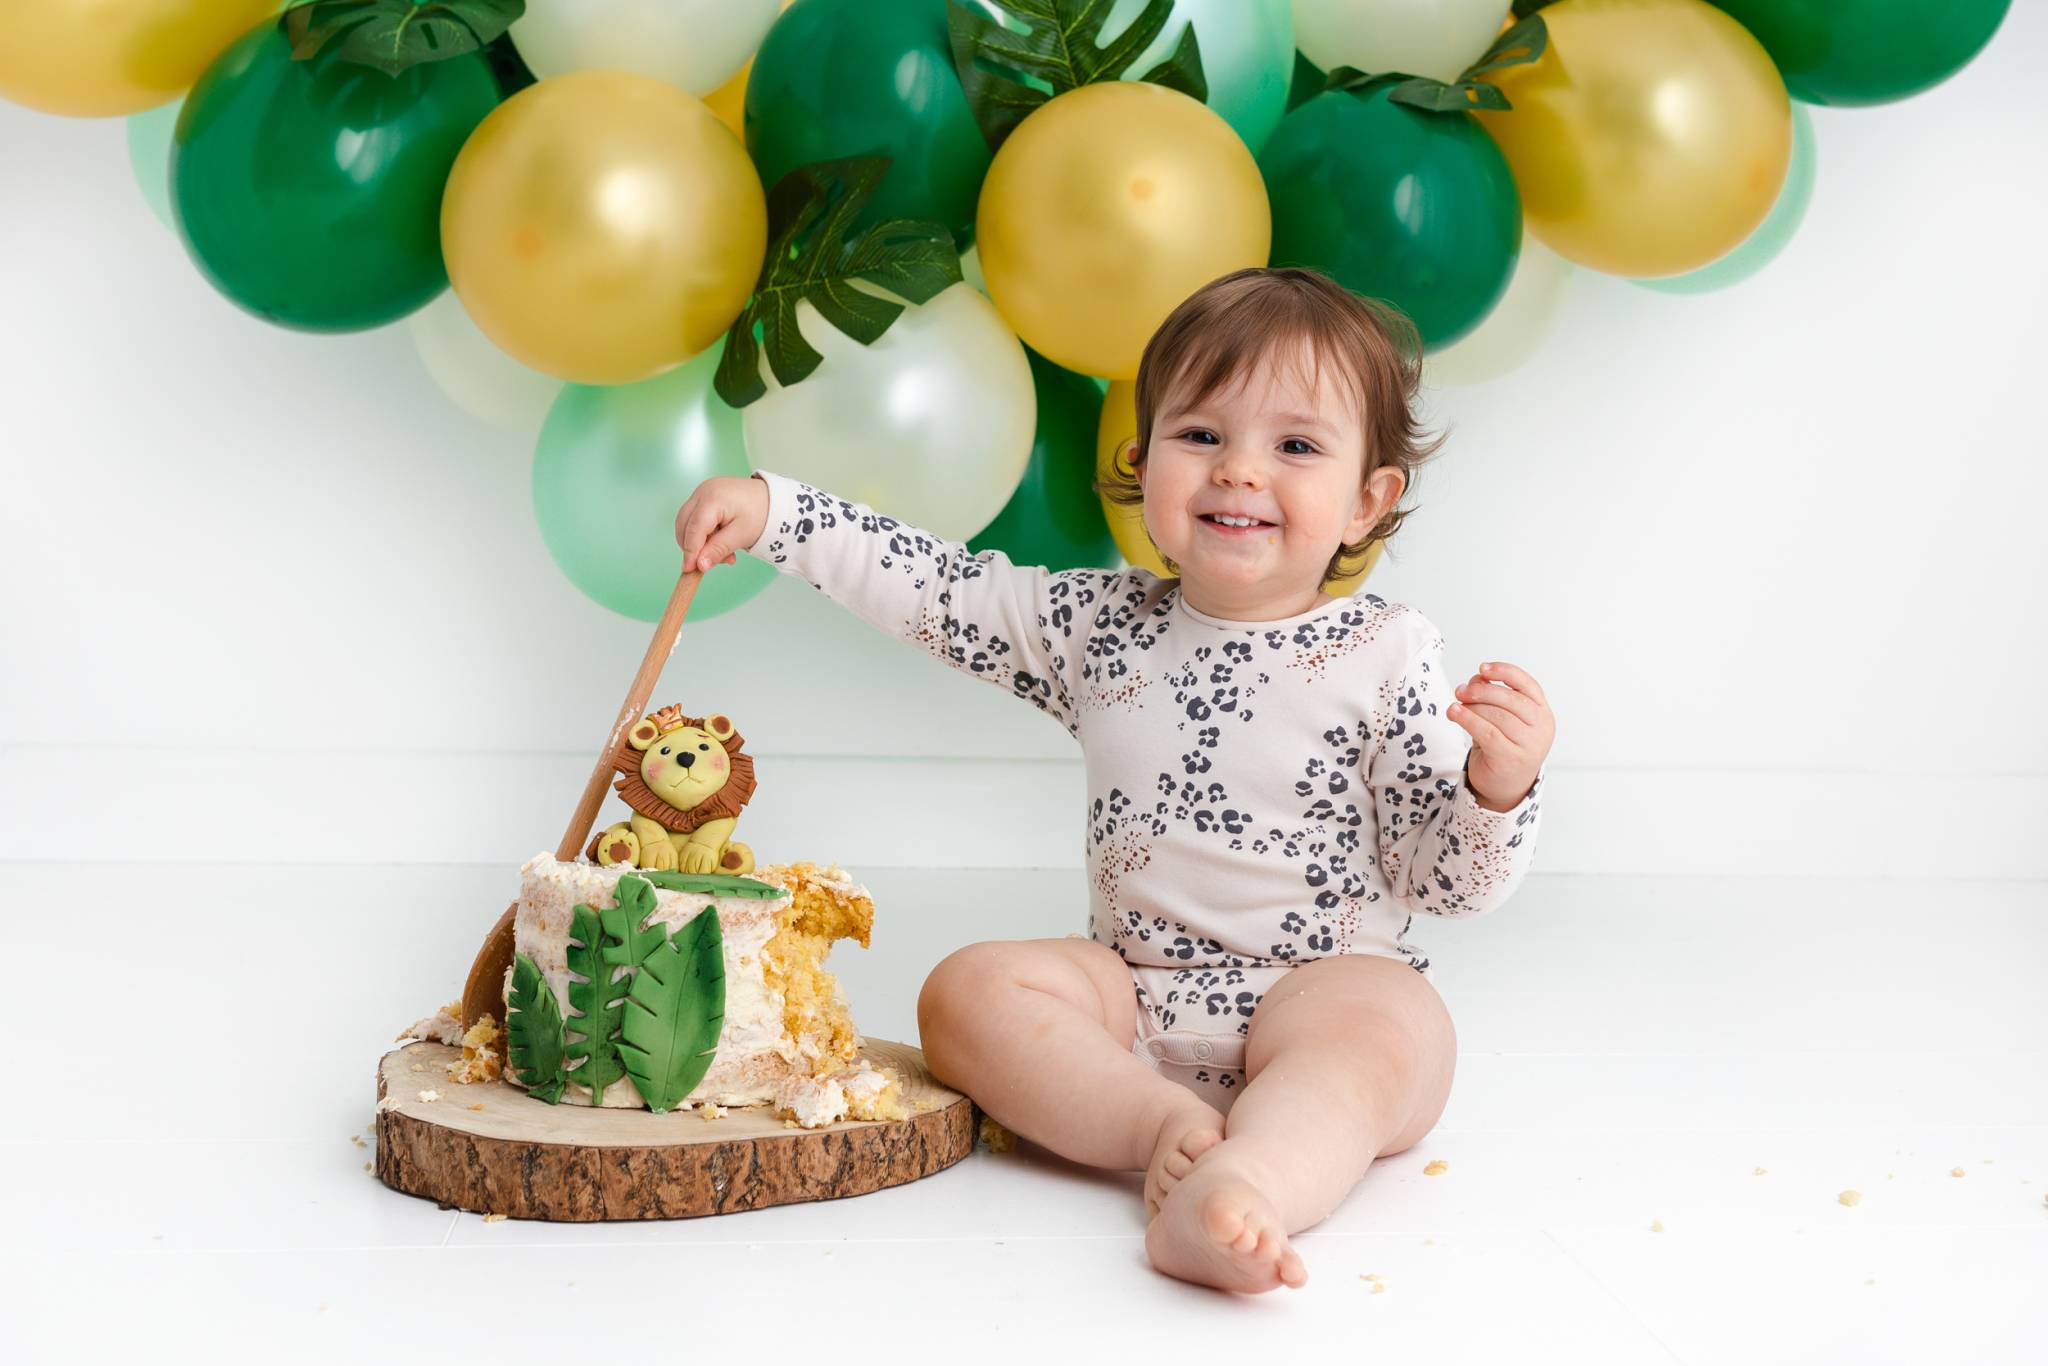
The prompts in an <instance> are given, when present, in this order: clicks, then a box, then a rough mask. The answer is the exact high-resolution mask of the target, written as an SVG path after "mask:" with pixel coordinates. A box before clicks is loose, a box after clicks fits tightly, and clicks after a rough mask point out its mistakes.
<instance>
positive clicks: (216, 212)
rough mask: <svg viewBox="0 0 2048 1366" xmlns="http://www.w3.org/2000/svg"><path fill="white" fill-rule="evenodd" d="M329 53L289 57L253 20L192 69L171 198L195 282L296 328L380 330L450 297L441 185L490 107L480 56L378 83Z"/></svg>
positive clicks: (490, 89)
mask: <svg viewBox="0 0 2048 1366" xmlns="http://www.w3.org/2000/svg"><path fill="white" fill-rule="evenodd" d="M338 46H339V45H338V44H331V45H330V46H329V47H328V49H326V50H325V51H323V52H322V54H321V55H320V56H317V57H314V58H311V59H310V60H307V61H303V62H298V61H293V60H292V56H291V43H290V42H289V40H287V39H286V37H285V35H284V33H283V31H282V26H281V25H280V24H279V22H278V21H277V20H275V19H266V20H264V21H263V22H262V23H261V24H258V25H257V26H256V27H255V28H252V29H251V30H249V32H248V33H246V34H244V35H243V36H242V37H241V38H239V39H237V40H236V41H235V43H234V44H233V45H232V46H231V47H229V48H228V50H227V51H226V52H223V53H222V54H221V55H220V56H219V57H218V58H216V59H215V61H214V63H213V65H211V66H209V67H208V68H207V69H206V71H205V73H204V74H203V75H201V76H200V78H199V81H198V83H197V84H196V85H194V86H193V87H192V93H191V94H190V95H188V96H187V97H186V99H185V107H184V110H183V111H182V112H181V113H180V114H179V116H178V126H177V131H176V132H175V133H174V134H173V136H172V143H171V204H172V208H173V211H174V214H175V216H176V219H177V226H178V233H179V235H180V236H181V237H182V238H183V239H184V242H185V249H186V251H187V252H189V253H190V254H191V257H192V259H193V261H194V262H195V263H196V264H197V265H198V267H199V271H200V273H201V274H202V275H204V276H205V277H206V278H207V280H208V281H210V282H211V283H212V284H213V286H214V287H215V288H216V289H218V290H219V291H220V292H221V293H222V294H225V295H226V296H227V297H228V298H229V299H231V300H233V301H234V302H235V303H236V304H239V305H240V306H241V307H243V308H245V309H247V310H248V311H249V312H251V313H254V314H255V315H256V316H257V317H259V318H264V319H267V320H268V321H270V322H273V323H278V324H280V325H282V326H285V327H294V328H300V329H302V330H304V331H308V332H353V331H359V330H361V329H364V328H370V327H379V326H382V325H383V324H385V323H388V322H391V321H392V320H394V319H396V318H402V317H404V316H405V315H406V314H408V313H410V312H412V311H413V310H414V309H416V308H418V307H420V306H421V305H422V304H425V303H426V302H428V301H429V300H431V299H432V298H433V297H434V296H435V295H436V294H439V293H440V292H441V291H442V290H443V289H445V288H447V286H448V270H447V267H446V266H445V265H444V264H443V263H442V260H441V191H442V189H443V187H444V186H445V185H446V184H447V181H448V170H449V168H450V167H451V166H453V165H454V164H455V154H456V153H457V152H459V151H461V150H462V144H463V142H464V140H466V139H467V138H468V137H469V135H470V132H471V131H472V130H473V129H474V128H475V127H476V126H477V124H479V123H481V122H482V121H483V119H484V116H485V115H487V114H489V113H490V112H491V110H492V109H493V108H495V107H496V106H497V103H498V83H497V80H496V78H495V77H494V76H493V75H492V74H491V67H490V63H489V62H488V61H487V60H486V59H485V58H484V56H483V55H482V54H481V53H477V52H471V53H467V54H465V55H463V56H461V57H451V58H448V59H447V60H445V61H438V62H422V63H419V64H418V65H415V66H412V67H409V68H407V69H406V70H405V71H403V72H401V73H400V74H398V75H397V76H387V75H385V74H384V73H383V72H381V71H377V70H375V69H373V68H370V67H366V66H361V65H358V64H356V63H353V62H346V61H342V60H339V59H337V58H334V57H332V56H331V55H330V54H331V53H332V52H333V51H335V49H336V48H337V47H338Z"/></svg>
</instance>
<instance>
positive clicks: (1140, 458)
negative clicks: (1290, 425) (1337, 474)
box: [1095, 266, 1446, 584]
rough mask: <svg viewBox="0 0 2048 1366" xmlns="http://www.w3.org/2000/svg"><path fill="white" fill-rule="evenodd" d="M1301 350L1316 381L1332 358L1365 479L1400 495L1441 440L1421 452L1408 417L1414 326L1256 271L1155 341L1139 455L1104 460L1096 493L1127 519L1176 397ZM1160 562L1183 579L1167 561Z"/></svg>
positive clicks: (1359, 548) (1418, 358) (1296, 277)
mask: <svg viewBox="0 0 2048 1366" xmlns="http://www.w3.org/2000/svg"><path fill="white" fill-rule="evenodd" d="M1302 344H1305V345H1306V348H1307V352H1308V355H1309V356H1310V357H1311V358H1312V364H1313V365H1314V367H1315V371H1316V375H1319V374H1320V372H1321V369H1322V365H1323V361H1324V358H1325V357H1331V358H1334V359H1335V361H1336V363H1337V364H1338V365H1339V366H1340V367H1341V368H1342V370H1343V371H1344V374H1345V376H1346V377H1347V378H1348V379H1349V380H1350V381H1351V383H1352V384H1353V386H1354V392H1355V393H1356V395H1357V399H1358V408H1359V412H1360V413H1361V414H1362V415H1363V417H1364V419H1365V422H1364V425H1365V463H1364V475H1363V476H1362V477H1370V476H1371V475H1372V473H1373V472H1374V471H1375V470H1379V469H1384V468H1387V467H1389V466H1391V467H1393V468H1395V469H1398V470H1400V471H1401V476H1402V489H1403V491H1404V492H1405V491H1406V490H1408V489H1409V488H1412V487H1413V481H1414V476H1415V470H1416V468H1417V467H1418V466H1420V465H1421V464H1422V462H1423V461H1425V460H1427V459H1428V458H1429V457H1430V456H1432V455H1434V454H1435V453H1436V451H1437V450H1438V449H1439V448H1440V447H1441V446H1442V445H1443V442H1444V436H1445V435H1446V434H1442V433H1440V434H1438V435H1437V436H1436V437H1435V438H1433V439H1427V440H1426V439H1425V438H1424V431H1423V426H1422V423H1421V422H1420V420H1419V419H1418V418H1417V416H1416V412H1415V400H1416V392H1417V389H1418V388H1419V386H1420V384H1421V379H1422V337H1421V334H1420V333H1419V332H1418V331H1417V330H1416V327H1415V324H1414V323H1413V322H1412V321H1410V320H1409V318H1408V315H1407V314H1405V313H1403V312H1402V311H1401V310H1400V309H1399V308H1397V307H1395V306H1394V305H1393V304H1391V303H1388V302H1387V301H1385V300H1383V299H1373V298H1368V297H1366V296H1363V295H1359V294H1354V293H1352V292H1351V291H1350V290H1348V289H1346V288H1345V287H1344V286H1343V285H1340V284H1338V283H1337V282H1336V281H1335V280H1333V279H1331V278H1330V277H1329V276H1327V275H1324V274H1322V273H1321V272H1320V271H1314V270H1306V269H1302V268H1300V267H1296V266H1280V267H1268V266H1254V267H1251V268H1249V269H1245V270H1239V271H1234V272H1232V273H1231V274H1229V275H1225V276H1222V277H1220V278H1219V279H1215V280H1212V281H1210V282H1209V283H1208V284H1206V285H1204V286H1202V288H1200V289H1198V290H1196V291H1195V292H1194V293H1193V294H1191V295H1189V296H1188V297H1187V298H1186V299H1184V300H1183V301H1182V302H1181V304H1180V306H1179V307H1178V308H1176V309H1174V310H1173V312H1172V313H1170V314H1168V315H1167V318H1166V321H1165V322H1163V323H1161V324H1160V325H1159V330H1158V331H1156V332H1154V333H1153V334H1152V339H1151V340H1150V341H1149V342H1147V343H1146V344H1145V354H1144V358H1143V359H1142V360H1140V361H1139V363H1138V384H1137V407H1138V439H1137V443H1136V445H1135V446H1133V447H1132V448H1131V454H1130V457H1129V460H1128V462H1126V461H1125V460H1124V459H1123V458H1122V455H1123V453H1122V452H1121V451H1119V452H1117V453H1116V455H1115V456H1113V457H1112V458H1111V461H1110V468H1109V472H1108V475H1107V477H1105V478H1101V479H1097V480H1096V481H1095V488H1096V491H1097V492H1099V493H1100V494H1101V495H1102V496H1103V497H1104V498H1107V499H1108V500H1109V501H1111V502H1113V503H1117V504H1121V505H1123V506H1126V507H1134V506H1140V505H1142V504H1143V503H1144V501H1145V491H1144V488H1143V487H1142V486H1141V485H1140V484H1139V483H1138V480H1137V470H1138V467H1139V466H1140V465H1142V464H1144V463H1145V453H1146V452H1147V451H1148V450H1149V449H1150V448H1151V442H1152V419H1153V417H1154V415H1155V414H1157V413H1158V411H1159V408H1160V405H1161V403H1162V402H1163V401H1164V400H1165V399H1166V398H1167V397H1168V395H1169V394H1178V393H1179V392H1180V391H1181V390H1182V389H1183V388H1185V389H1186V390H1187V392H1188V398H1187V401H1188V402H1190V403H1200V402H1202V401H1203V400H1204V399H1206V398H1208V397H1209V395H1211V394H1213V393H1216V392H1217V391H1218V390H1220V389H1222V388H1223V387H1224V386H1226V385H1228V384H1231V383H1233V382H1235V381H1237V380H1238V379H1239V378H1240V377H1242V376H1244V375H1246V374H1248V373H1249V372H1250V371H1251V370H1252V369H1253V368H1254V367H1256V366H1258V365H1261V364H1264V363H1265V362H1267V361H1268V360H1269V359H1271V358H1272V357H1273V356H1274V355H1275V354H1287V353H1288V352H1289V350H1290V348H1292V347H1294V346H1299V345H1302ZM1314 378H1315V376H1311V382H1313V380H1314ZM1395 501H1396V502H1399V501H1400V500H1399V498H1396V499H1395ZM1413 510H1414V509H1412V508H1403V509H1400V510H1398V511H1397V510H1395V509H1394V508H1389V509H1387V512H1386V514H1385V515H1384V516H1382V517H1381V518H1380V520H1379V521H1378V522H1377V523H1376V524H1375V525H1374V526H1373V528H1372V529H1371V530H1370V531H1369V532H1367V533H1366V537H1365V539H1364V540H1362V541H1356V542H1352V543H1350V544H1347V545H1342V546H1339V547H1338V549H1337V553H1336V554H1334V555H1332V556H1331V557H1330V564H1329V568H1328V570H1327V571H1326V572H1325V573H1324V576H1323V582H1324V583H1326V584H1327V583H1328V582H1329V581H1330V580H1332V579H1334V578H1338V577H1340V576H1341V575H1344V574H1348V573H1354V572H1356V571H1357V569H1358V567H1359V566H1360V565H1362V564H1364V563H1365V557H1366V555H1367V554H1368V553H1369V552H1370V551H1371V549H1372V545H1373V543H1374V542H1375V541H1385V540H1388V539H1389V538H1391V537H1392V536H1393V534H1394V533H1395V532H1396V531H1397V530H1399V529H1400V526H1401V523H1402V522H1404V521H1405V520H1407V517H1408V514H1409V513H1410V512H1412V511H1413ZM1160 559H1161V560H1162V561H1164V562H1165V564H1166V567H1167V568H1168V569H1169V570H1171V571H1172V572H1173V573H1175V574H1178V573H1179V572H1180V566H1179V565H1177V564H1175V563H1174V562H1173V561H1172V560H1169V559H1167V558H1166V555H1165V552H1163V551H1162V552H1161V553H1160Z"/></svg>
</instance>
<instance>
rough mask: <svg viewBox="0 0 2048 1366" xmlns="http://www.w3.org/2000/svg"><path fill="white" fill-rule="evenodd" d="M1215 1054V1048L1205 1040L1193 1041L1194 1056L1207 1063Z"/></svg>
mask: <svg viewBox="0 0 2048 1366" xmlns="http://www.w3.org/2000/svg"><path fill="white" fill-rule="evenodd" d="M1215 1052H1216V1046H1215V1045H1214V1044H1212V1043H1210V1042H1209V1041H1208V1040H1207V1039H1196V1040H1195V1056H1196V1057H1198V1058H1200V1059H1202V1061H1204V1062H1207V1061H1208V1060H1209V1059H1210V1058H1211V1057H1212V1056H1214V1054H1215Z"/></svg>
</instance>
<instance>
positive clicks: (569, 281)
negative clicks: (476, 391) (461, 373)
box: [441, 71, 768, 384]
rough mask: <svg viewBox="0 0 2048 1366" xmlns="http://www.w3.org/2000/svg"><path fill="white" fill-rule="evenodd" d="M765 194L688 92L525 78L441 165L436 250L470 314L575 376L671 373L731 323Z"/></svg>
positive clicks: (632, 81) (750, 264) (612, 380)
mask: <svg viewBox="0 0 2048 1366" xmlns="http://www.w3.org/2000/svg"><path fill="white" fill-rule="evenodd" d="M767 244H768V205H767V200H766V197H765V196H764V195H763V194H762V192H761V180H760V177H759V176H757V175H756V174H755V173H754V164H753V162H751V161H749V160H748V159H747V153H746V149H745V148H744V147H742V146H741V145H740V142H739V139H737V138H735V137H734V136H733V135H732V130H730V129H729V128H727V127H726V126H725V125H724V124H722V123H720V122H719V121H718V119H717V116H715V115H714V114H712V112H711V111H710V110H709V109H707V108H705V107H704V102H703V101H702V100H700V99H698V98H697V97H696V96H695V95H692V94H689V93H688V92H686V91H684V90H682V89H680V88H678V87H676V86H673V85H670V84H669V83H668V82H666V81H659V80H656V79H654V78H653V77H652V76H640V75H635V74H633V73H630V72H624V71H572V72H569V73H567V74H565V75H561V76H556V77H553V78H552V79H549V80H545V81H541V82H539V83H537V84H534V85H530V86H528V87H527V88H526V89H524V90H522V91H520V92H519V93H518V94H516V95H514V96H513V97H512V98H511V99H509V100H507V101H505V102H504V103H503V104H501V105H499V106H498V107H497V108H496V109H495V110H493V111H492V112H491V115H490V117H488V118H486V119H485V120H484V121H483V122H482V123H480V124H478V125H477V128H476V131H475V132H473V133H471V134H470V136H469V141H468V142H466V143H464V144H463V147H462V152H461V154H460V155H459V156H457V157H456V158H455V166H454V169H452V170H451V171H450V172H449V174H448V186H447V190H446V191H445V193H444V194H443V197H442V200H441V252H442V255H443V256H444V257H445V258H446V259H447V262H448V281H449V283H450V284H451V285H453V286H454V288H455V293H456V295H457V296H458V297H460V298H461V300H462V306H463V308H464V309H465V310H466V311H467V312H468V313H469V316H470V318H471V319H472V320H474V321H475V323H476V325H477V326H478V327H479V328H481V329H482V330H483V333H484V335H485V336H487V337H489V338H490V339H491V340H492V341H493V342H494V343H496V344H497V346H498V347H499V348H500V349H501V350H503V351H504V352H505V354H507V355H509V356H511V357H512V358H513V359H515V360H518V361H521V362H523V363H524V364H526V365H528V366H531V367H532V368H533V369H535V370H540V371H543V372H545V373H547V374H550V375H557V376H560V377H561V378H563V379H566V380H570V381H572V382H574V383H577V384H629V383H632V382H633V381H635V380H642V379H647V378H649V377H650V376H653V375H657V374H660V373H661V372H662V371H664V370H668V369H672V368H674V367H675V366H677V365H680V364H682V362H684V361H686V360H688V359H689V358H690V357H691V356H694V355H696V354H697V353H698V352H699V351H702V350H703V349H704V348H705V347H707V346H709V345H710V344H711V343H712V342H714V341H716V340H717V339H718V337H719V335H720V334H721V333H723V332H724V331H725V330H726V329H727V328H728V327H731V326H732V322H733V319H735V318H737V317H738V316H739V313H740V310H741V309H742V308H744V307H745V306H746V302H747V297H748V295H749V294H751V293H752V292H753V288H754V283H755V281H756V280H757V279H759V277H760V273H761V259H762V255H763V253H765V252H766V250H767Z"/></svg>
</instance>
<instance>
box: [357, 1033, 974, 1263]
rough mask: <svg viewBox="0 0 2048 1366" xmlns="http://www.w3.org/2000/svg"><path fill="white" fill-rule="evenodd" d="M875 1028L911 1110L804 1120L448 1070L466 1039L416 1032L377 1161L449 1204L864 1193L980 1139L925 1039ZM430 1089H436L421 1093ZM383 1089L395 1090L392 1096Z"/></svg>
mask: <svg viewBox="0 0 2048 1366" xmlns="http://www.w3.org/2000/svg"><path fill="white" fill-rule="evenodd" d="M866 1043H867V1046H866V1048H864V1049H863V1050H862V1051H863V1054H864V1055H865V1056H866V1057H867V1058H868V1059H869V1060H870V1061H872V1062H873V1063H874V1065H875V1066H877V1067H892V1068H894V1069H895V1070H896V1072H897V1075H898V1076H900V1077H901V1078H902V1079H903V1098H904V1104H905V1106H906V1108H908V1109H910V1111H911V1116H910V1118H908V1119H903V1120H889V1121H880V1122H874V1121H857V1120H848V1121H842V1122H840V1123H838V1124H833V1125H829V1126H827V1127H825V1128H822V1129H801V1128H789V1127H787V1126H785V1125H784V1124H783V1122H782V1121H781V1120H779V1119H775V1118H773V1117H772V1116H773V1106H771V1105H761V1106H746V1107H739V1108H735V1109H732V1110H729V1111H728V1112H727V1113H726V1115H725V1116H724V1117H723V1118H721V1119H714V1120H706V1119H703V1118H701V1117H700V1116H698V1115H697V1114H695V1113H689V1112H682V1113H671V1114H666V1115H655V1114H650V1113H649V1112H647V1111H646V1110H641V1109H614V1108H605V1109H593V1108H591V1107H590V1106H588V1105H578V1104H576V1103H575V1102H574V1101H572V1100H564V1101H563V1102H562V1103H561V1104H559V1105H547V1104H545V1103H543V1102H541V1101H537V1100H535V1099H533V1098H532V1097H531V1096H528V1095H527V1094H526V1092H525V1091H523V1090H521V1089H520V1088H518V1087H516V1086H512V1085H510V1084H509V1083H506V1082H503V1081H491V1082H473V1083H470V1084H468V1085H464V1084H462V1083H459V1082H454V1081H451V1080H449V1078H448V1070H447V1066H446V1064H447V1063H449V1062H450V1061H455V1060H459V1059H460V1058H461V1057H462V1050H461V1049H459V1048H451V1047H448V1046H447V1045H444V1044H437V1043H411V1044H407V1045H405V1046H403V1047H400V1048H395V1049H393V1050H391V1051H390V1052H388V1053H386V1054H385V1055H384V1056H383V1058H382V1059H381V1060H380V1061H379V1063H378V1066H377V1101H378V1107H379V1108H378V1110H377V1118H376V1130H377V1155H376V1173H377V1177H378V1179H379V1180H381V1181H382V1182H383V1183H384V1184H385V1185H387V1186H389V1187H391V1188H392V1189H393V1190H397V1191H402V1192H404V1193H405V1194H408V1195H416V1196H420V1197H422V1198H424V1199H428V1200H433V1201H435V1202H436V1203H438V1204H440V1205H441V1206H443V1207H445V1208H455V1209H465V1210H471V1211H473V1212H475V1213H479V1214H502V1215H506V1216H509V1217H511V1218H514V1219H544V1220H555V1221H562V1222H578V1223H580V1222H589V1221H594V1220H604V1219H690V1218H697V1217H700V1216H703V1215H707V1214H727V1213H733V1212H737V1211H740V1210H749V1209H764V1208H767V1207H768V1206H771V1205H783V1204H792V1203H797V1202H801V1201H808V1200H836V1199H840V1198H843V1197H845V1196H850V1195H866V1194H868V1193H869V1192H872V1191H877V1190H884V1189H886V1188H888V1187H890V1186H900V1185H904V1184H906V1183H908V1182H911V1181H916V1180H918V1179H920V1178H922V1177H926V1176H930V1175H932V1174H934V1173H935V1172H940V1171H943V1170H945V1169H946V1168H947V1167H950V1166H952V1165H954V1164H955V1163H957V1162H959V1161H961V1160H962V1159H963V1158H965V1157H966V1156H967V1155H968V1154H969V1153H971V1152H973V1150H974V1144H975V1138H976V1135H977V1134H978V1133H979V1131H980V1125H981V1113H980V1107H978V1106H976V1105H975V1104H974V1103H973V1102H972V1101H971V1100H969V1099H968V1098H967V1097H966V1096H964V1095H962V1094H961V1093H960V1092H958V1091H954V1090H952V1089H950V1088H948V1087H946V1086H944V1085H942V1084H941V1083H940V1082H938V1081H937V1080H935V1079H934V1078H933V1077H932V1075H931V1073H930V1071H928V1070H927V1069H926V1067H925V1065H924V1055H923V1054H922V1053H921V1052H920V1051H919V1050H918V1049H916V1048H914V1047H912V1046H910V1045H908V1044H901V1043H894V1042H891V1041H890V1040H887V1039H874V1038H870V1039H868V1040H867V1041H866ZM415 1068H417V1069H418V1070H414V1069H415ZM421 1091H433V1092H436V1093H438V1095H439V1097H440V1099H438V1100H435V1101H422V1100H419V1099H417V1098H416V1097H417V1096H418V1094H419V1092H421ZM387 1096H390V1097H396V1098H399V1099H397V1100H395V1101H394V1102H393V1103H392V1104H391V1105H390V1106H389V1107H388V1108H387V1107H386V1106H385V1100H386V1097H387ZM919 1102H925V1103H927V1104H929V1106H930V1108H929V1109H926V1110H922V1111H920V1110H918V1109H917V1105H918V1103H919Z"/></svg>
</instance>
